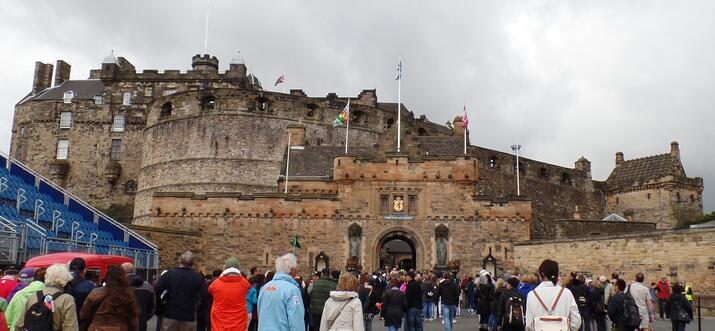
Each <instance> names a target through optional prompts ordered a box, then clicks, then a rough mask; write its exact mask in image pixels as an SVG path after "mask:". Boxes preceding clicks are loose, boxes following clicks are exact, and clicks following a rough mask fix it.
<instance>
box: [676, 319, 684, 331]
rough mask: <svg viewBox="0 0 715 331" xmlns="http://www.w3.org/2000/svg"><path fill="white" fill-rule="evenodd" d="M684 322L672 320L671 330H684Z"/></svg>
mask: <svg viewBox="0 0 715 331" xmlns="http://www.w3.org/2000/svg"><path fill="white" fill-rule="evenodd" d="M685 324H686V323H685V322H680V321H673V331H685Z"/></svg>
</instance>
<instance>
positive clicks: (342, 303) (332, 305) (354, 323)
mask: <svg viewBox="0 0 715 331" xmlns="http://www.w3.org/2000/svg"><path fill="white" fill-rule="evenodd" d="M364 329H365V325H364V324H363V315H362V303H361V302H360V299H359V298H358V294H357V293H356V292H352V291H331V292H330V298H328V300H327V301H325V307H324V308H323V316H322V318H321V319H320V331H343V330H346V331H348V330H350V331H352V330H355V331H362V330H364Z"/></svg>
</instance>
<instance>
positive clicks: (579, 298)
mask: <svg viewBox="0 0 715 331" xmlns="http://www.w3.org/2000/svg"><path fill="white" fill-rule="evenodd" d="M566 288H568V289H569V290H570V291H571V294H573V298H574V300H576V305H577V306H578V308H579V309H584V308H587V307H588V301H589V300H588V297H589V295H588V286H586V284H584V283H582V282H581V281H579V280H578V279H574V280H573V282H572V283H571V284H570V285H569V286H566Z"/></svg>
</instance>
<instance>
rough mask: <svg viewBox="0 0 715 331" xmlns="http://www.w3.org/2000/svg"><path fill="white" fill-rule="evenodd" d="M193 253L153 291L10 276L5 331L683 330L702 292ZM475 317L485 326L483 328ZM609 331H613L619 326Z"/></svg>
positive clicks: (639, 280)
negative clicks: (315, 267)
mask: <svg viewBox="0 0 715 331" xmlns="http://www.w3.org/2000/svg"><path fill="white" fill-rule="evenodd" d="M193 264H194V255H193V253H191V252H186V253H184V254H182V255H181V257H180V260H179V266H178V267H176V268H171V269H169V270H167V271H164V272H163V273H161V274H160V275H158V276H157V277H156V279H155V281H154V284H149V283H147V282H146V281H144V279H143V278H142V277H141V276H139V275H137V274H136V273H135V270H134V266H133V265H132V264H131V263H124V264H122V265H121V266H109V267H108V268H107V271H106V274H105V275H104V277H103V279H102V280H101V284H97V283H98V282H99V281H91V280H89V279H87V278H86V277H87V275H86V273H85V271H86V270H85V269H86V266H85V262H84V260H82V259H81V258H76V259H74V260H72V261H71V262H70V263H69V264H55V265H52V266H50V267H48V268H37V269H23V270H20V271H18V270H16V269H8V270H6V271H5V272H4V273H3V277H2V279H0V310H2V311H4V314H0V331H3V330H13V331H24V330H29V331H33V330H68V331H69V330H71V331H74V330H82V331H85V330H121V331H125V330H126V331H134V330H141V331H145V330H147V323H148V322H149V321H150V320H151V319H152V318H153V317H154V316H156V330H162V331H164V330H165V331H189V330H191V331H208V330H214V331H224V330H262V331H275V330H289V331H306V330H316V331H329V330H358V331H363V330H367V331H370V330H372V326H373V323H382V324H383V325H384V326H385V327H386V328H387V329H388V330H390V331H392V330H400V329H403V328H404V330H424V323H425V322H429V321H434V320H441V323H442V325H443V327H444V329H445V330H446V331H450V330H452V326H453V324H454V323H456V322H457V320H458V316H459V315H460V312H461V310H462V309H465V311H466V312H465V314H472V315H474V318H472V319H466V320H465V321H464V322H463V323H474V329H477V328H478V329H479V330H480V331H486V330H488V331H497V330H502V331H521V330H557V329H558V330H571V331H576V330H581V331H592V330H593V331H606V330H607V329H610V330H618V331H632V330H650V329H651V323H652V322H653V321H654V320H656V319H669V320H670V321H671V322H672V326H673V330H675V331H683V330H685V325H686V324H687V323H688V322H689V321H691V320H692V319H693V307H692V289H691V288H690V286H689V285H688V284H687V283H686V282H685V281H684V280H681V282H679V283H677V284H675V285H672V286H671V284H670V283H669V282H668V278H667V277H663V278H662V279H660V280H658V282H652V283H651V284H650V286H647V285H646V284H645V283H644V282H645V276H644V275H643V274H642V273H638V274H636V275H635V277H634V279H633V280H632V281H631V282H630V284H627V283H626V281H625V280H624V279H622V278H621V277H620V275H619V274H618V273H613V274H612V275H611V277H610V279H608V278H607V277H606V276H600V277H597V278H595V279H590V278H588V277H586V276H585V275H582V274H578V273H576V272H572V273H570V274H569V275H568V276H567V277H563V278H562V277H561V276H560V275H561V273H560V271H559V266H558V263H557V262H555V261H552V260H544V261H543V262H542V264H541V265H540V267H539V269H538V272H537V273H535V274H524V275H519V274H514V275H510V274H504V275H502V276H496V275H492V274H491V273H489V272H487V271H486V270H482V271H480V272H479V273H478V274H476V275H475V276H474V277H469V276H467V275H462V277H461V278H456V277H455V275H453V274H452V273H450V272H427V271H425V272H418V271H415V270H398V269H396V268H395V269H392V270H380V271H376V272H372V273H367V272H359V271H353V272H347V271H344V272H341V271H338V270H330V269H327V268H325V269H323V270H320V271H319V272H315V273H313V274H312V275H311V276H310V277H309V278H307V279H303V278H302V277H301V276H299V275H298V274H297V265H298V263H297V259H296V257H295V256H294V255H293V254H286V255H283V256H281V257H278V258H277V259H276V264H275V269H274V270H269V271H266V272H263V271H262V270H258V268H256V267H253V268H251V269H250V270H249V273H245V272H243V271H242V270H241V269H240V263H239V261H238V259H236V258H229V259H227V260H226V261H225V262H224V264H223V266H222V267H221V268H220V269H216V270H214V272H213V273H212V274H211V275H207V276H203V275H201V274H200V273H199V272H197V271H195V270H194V269H193ZM475 320H476V322H475ZM609 327H610V328H609Z"/></svg>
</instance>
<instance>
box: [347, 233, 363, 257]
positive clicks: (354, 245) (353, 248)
mask: <svg viewBox="0 0 715 331" xmlns="http://www.w3.org/2000/svg"><path fill="white" fill-rule="evenodd" d="M348 239H349V242H350V258H351V259H352V260H354V261H359V260H360V242H361V241H362V228H361V227H360V225H357V224H352V225H350V227H349V228H348Z"/></svg>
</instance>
